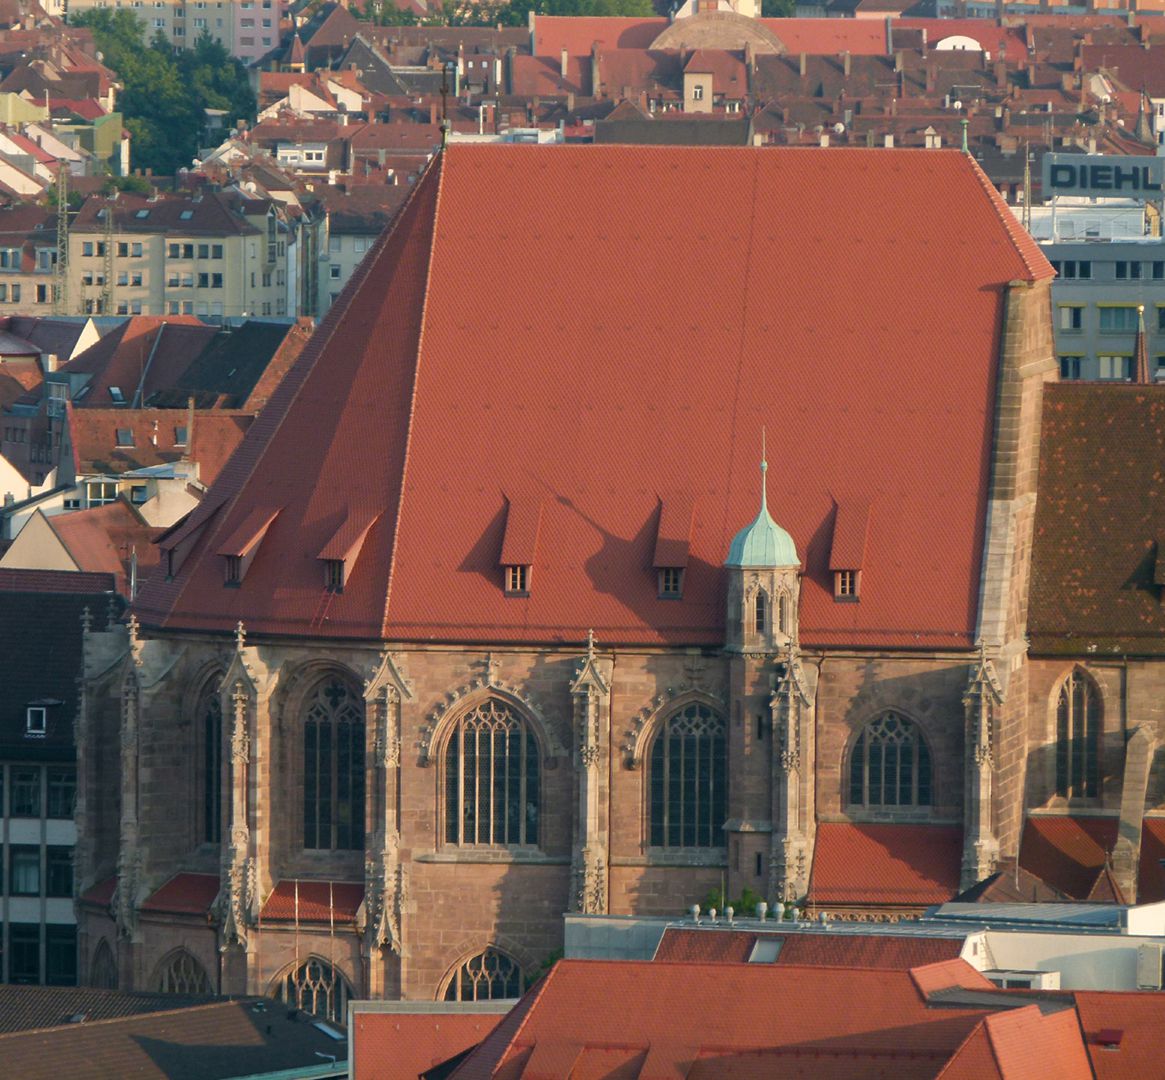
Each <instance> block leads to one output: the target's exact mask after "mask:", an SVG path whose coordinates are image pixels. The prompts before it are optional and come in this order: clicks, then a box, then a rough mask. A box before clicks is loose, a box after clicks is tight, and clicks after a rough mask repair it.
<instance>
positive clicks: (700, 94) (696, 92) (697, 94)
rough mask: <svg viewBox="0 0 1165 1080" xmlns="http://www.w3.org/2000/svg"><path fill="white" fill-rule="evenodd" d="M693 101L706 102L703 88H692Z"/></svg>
mask: <svg viewBox="0 0 1165 1080" xmlns="http://www.w3.org/2000/svg"><path fill="white" fill-rule="evenodd" d="M692 100H693V101H703V100H704V88H703V87H702V86H693V87H692Z"/></svg>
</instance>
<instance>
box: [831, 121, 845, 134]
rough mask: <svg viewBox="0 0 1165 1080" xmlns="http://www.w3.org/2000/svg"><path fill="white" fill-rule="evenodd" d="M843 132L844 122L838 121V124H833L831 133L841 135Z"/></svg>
mask: <svg viewBox="0 0 1165 1080" xmlns="http://www.w3.org/2000/svg"><path fill="white" fill-rule="evenodd" d="M844 132H845V124H841V123H838V124H834V125H833V133H834V134H835V135H841V134H843V133H844Z"/></svg>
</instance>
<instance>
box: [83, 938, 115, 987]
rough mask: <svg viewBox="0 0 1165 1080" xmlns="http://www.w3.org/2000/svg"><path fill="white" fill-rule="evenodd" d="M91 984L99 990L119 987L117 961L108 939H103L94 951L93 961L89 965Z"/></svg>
mask: <svg viewBox="0 0 1165 1080" xmlns="http://www.w3.org/2000/svg"><path fill="white" fill-rule="evenodd" d="M89 985H90V986H92V987H95V988H96V989H98V990H116V989H117V962H116V961H115V960H114V958H113V950H112V949H111V948H110V947H109V942H108V941H105V940H102V941H101V943H100V944H99V945H98V946H97V949H96V951H95V952H94V953H93V962H92V964H90V966H89Z"/></svg>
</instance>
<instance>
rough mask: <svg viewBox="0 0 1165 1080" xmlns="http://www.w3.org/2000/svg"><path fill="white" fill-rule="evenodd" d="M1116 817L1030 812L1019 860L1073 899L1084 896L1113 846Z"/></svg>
mask: <svg viewBox="0 0 1165 1080" xmlns="http://www.w3.org/2000/svg"><path fill="white" fill-rule="evenodd" d="M1116 834H1117V819H1116V818H1115V817H1068V816H1066V815H1048V814H1039V815H1032V816H1031V817H1029V818H1028V819H1027V822H1026V824H1025V825H1024V829H1023V837H1022V838H1021V840H1020V843H1019V864H1020V866H1021V867H1023V868H1024V869H1025V870H1027V871H1028V872H1029V873H1032V874H1034V875H1035V876H1036V877H1038V878H1041V879H1042V880H1043V881H1046V882H1047V883H1048V884H1049V885H1051V886H1053V887H1054V888H1056V889H1059V890H1060V891H1061V892H1062V893H1064V895H1065V896H1068V897H1070V898H1071V899H1073V900H1086V899H1088V897H1089V894H1090V893H1091V892H1092V890H1093V888H1094V886H1095V885H1096V881H1097V877H1098V876H1099V875H1101V874H1102V873H1103V871H1104V868H1105V858H1106V856H1108V855H1110V854H1111V852H1112V849H1113V848H1114V847H1115V846H1116Z"/></svg>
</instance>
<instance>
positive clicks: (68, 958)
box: [45, 926, 77, 986]
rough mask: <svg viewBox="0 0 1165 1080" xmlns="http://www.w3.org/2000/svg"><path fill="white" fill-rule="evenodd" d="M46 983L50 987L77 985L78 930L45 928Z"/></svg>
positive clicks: (57, 927)
mask: <svg viewBox="0 0 1165 1080" xmlns="http://www.w3.org/2000/svg"><path fill="white" fill-rule="evenodd" d="M45 983H46V984H47V985H49V986H76V985H77V928H76V927H75V926H46V927H45Z"/></svg>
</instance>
